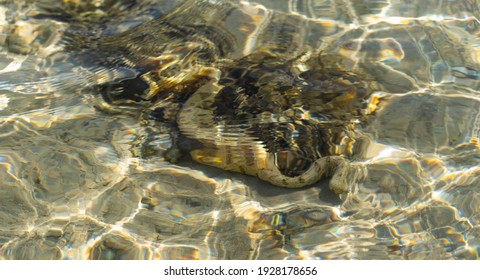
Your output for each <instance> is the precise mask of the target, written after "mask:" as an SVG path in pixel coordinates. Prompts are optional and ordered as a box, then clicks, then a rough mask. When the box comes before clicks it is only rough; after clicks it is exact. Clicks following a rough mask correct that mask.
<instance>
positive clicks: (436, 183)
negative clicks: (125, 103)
mask: <svg viewBox="0 0 480 280" xmlns="http://www.w3.org/2000/svg"><path fill="white" fill-rule="evenodd" d="M50 2H51V1H4V3H3V4H2V5H3V6H2V7H0V30H1V33H2V34H3V35H1V36H0V44H1V46H2V52H1V53H0V68H1V69H2V70H0V91H1V92H0V182H1V183H0V186H1V188H0V257H1V258H4V259H311V258H318V259H478V258H479V253H480V242H479V240H480V239H479V237H480V231H479V227H480V226H479V225H478V223H479V221H480V216H479V214H478V213H479V209H480V195H479V193H480V190H479V184H478V179H477V178H478V177H479V176H478V173H479V172H480V170H479V168H478V166H479V162H480V150H479V149H480V148H479V143H478V137H479V132H478V130H479V128H478V127H479V121H478V116H479V112H478V108H479V104H478V94H479V88H480V79H479V78H478V77H479V73H480V65H479V64H480V42H479V41H478V37H479V34H480V23H479V19H478V18H475V15H478V14H480V11H479V10H478V5H477V6H476V5H475V1H473V3H470V2H472V1H457V2H455V3H453V2H451V3H448V5H447V4H444V3H443V1H433V0H432V1H417V2H418V3H417V2H415V3H410V4H405V3H404V1H350V2H348V3H349V5H344V4H342V3H344V1H335V0H333V1H321V0H317V1H286V0H285V1H271V0H259V1H241V3H240V2H239V4H238V10H237V13H232V15H231V16H228V17H227V18H226V19H227V20H226V22H225V23H222V25H224V26H222V28H225V29H226V30H229V31H232V30H236V31H237V32H236V33H235V34H234V36H233V37H234V42H236V43H237V44H238V45H237V46H233V47H232V49H233V50H234V51H232V52H231V56H232V58H238V57H239V56H241V55H242V53H245V52H248V51H251V50H252V49H254V48H256V47H258V46H262V44H271V45H273V46H277V45H278V46H281V47H282V48H283V50H284V51H285V55H286V56H288V55H294V54H295V53H296V52H299V51H301V49H302V48H304V47H305V48H306V46H308V47H312V48H323V49H324V50H325V52H328V53H335V54H341V55H343V56H347V57H350V58H351V59H352V61H353V62H354V64H355V65H357V66H358V67H361V68H362V69H365V71H366V72H367V73H368V74H370V75H371V76H373V77H375V78H376V79H377V80H378V81H379V82H380V83H381V84H382V85H383V87H384V92H382V93H378V94H379V97H378V98H379V100H380V103H379V104H378V110H377V111H376V112H375V114H374V115H373V116H372V117H371V118H370V119H369V120H368V122H367V123H366V124H365V125H362V126H360V127H359V129H358V131H357V133H358V135H357V136H358V138H357V139H356V143H355V148H354V158H353V159H352V165H351V167H350V168H351V169H350V172H349V173H348V175H347V178H346V182H347V184H348V193H345V194H342V195H340V196H338V195H336V194H334V193H332V192H331V191H329V190H328V187H327V184H328V182H327V181H321V182H319V183H318V184H316V185H315V186H312V187H308V188H302V189H283V188H279V187H275V186H273V185H270V184H268V183H265V182H263V181H260V180H258V179H257V178H255V177H251V176H246V175H241V174H237V173H230V172H225V171H223V170H220V169H216V168H212V167H207V166H203V165H200V164H197V163H194V162H192V161H191V160H189V159H186V158H181V159H180V160H179V161H178V162H174V163H172V162H169V161H168V160H166V158H164V153H166V151H172V150H171V149H170V148H171V147H172V146H173V145H174V143H173V140H172V137H171V135H172V134H173V133H174V131H173V130H172V129H171V128H170V127H169V126H168V125H159V126H156V127H151V126H149V125H145V123H144V122H142V121H139V118H138V116H137V115H135V114H132V113H130V111H128V110H131V111H135V110H132V107H128V108H126V109H125V110H124V109H122V107H121V106H120V107H118V108H119V109H118V108H117V110H118V111H115V112H105V111H102V110H99V109H98V107H101V104H100V105H99V103H98V100H96V97H95V95H94V94H89V92H84V91H82V89H87V88H88V87H87V86H91V85H93V84H99V83H102V82H103V81H111V80H114V79H116V78H119V77H120V78H121V77H125V76H128V75H130V73H129V72H128V69H127V70H126V69H119V70H118V71H109V70H108V69H106V68H105V66H103V65H102V66H98V67H97V66H95V67H97V68H95V67H93V68H92V67H91V66H90V65H80V66H79V65H75V63H73V62H72V60H68V57H69V53H68V52H62V51H61V50H62V47H61V46H62V45H61V42H62V41H61V35H62V33H63V32H64V31H65V30H67V29H68V28H70V26H69V23H68V22H69V21H68V20H65V19H73V20H72V22H75V21H81V20H85V21H86V22H89V20H90V21H91V22H93V23H96V25H95V24H92V26H93V27H92V36H93V35H95V32H102V34H103V35H111V34H118V33H121V32H123V31H125V30H130V29H132V28H133V27H134V26H137V25H140V24H142V23H145V22H149V21H151V20H152V19H154V18H157V17H159V16H161V15H162V14H165V13H168V12H170V11H171V10H172V9H173V8H174V7H175V6H176V5H178V4H179V3H181V2H184V1H148V0H147V1H143V2H142V3H141V4H137V5H134V6H129V5H128V3H129V1H117V3H116V4H112V3H110V2H109V1H105V2H102V3H101V4H100V5H99V6H96V5H95V4H94V3H97V1H82V3H83V4H77V1H63V3H64V4H56V6H55V5H53V4H51V3H50ZM233 2H235V3H237V2H238V1H233ZM254 2H255V3H254ZM47 4H48V5H47ZM274 10H275V11H277V12H273V11H274ZM278 11H280V12H284V13H286V14H290V15H291V14H295V15H298V17H293V19H292V18H289V17H287V16H285V14H281V13H278ZM273 14H275V17H274V16H272V15H273ZM46 15H47V16H46ZM111 18H114V19H111ZM109 19H110V20H109ZM287 19H288V20H293V23H295V24H293V25H292V26H297V27H296V28H298V30H299V31H298V34H301V36H300V37H299V38H296V39H293V41H288V40H289V39H288V38H287V39H285V38H284V37H282V34H287V35H289V34H288V33H282V32H285V31H282V28H289V26H288V25H285V26H283V27H281V26H280V24H282V23H284V22H287V21H288V20H287ZM98 22H100V23H106V24H104V25H103V26H104V27H103V28H104V29H102V30H100V29H99V30H97V29H95V28H96V27H95V26H97V27H98V26H99V24H98ZM235 23H239V24H240V27H241V28H239V27H238V26H236V25H235ZM297 23H301V24H303V25H301V26H300V25H298V24H297ZM296 24H297V25H296ZM265 26H267V27H269V28H271V32H270V33H269V35H268V36H270V37H268V36H267V35H262V36H261V35H260V34H261V32H260V31H259V30H261V29H262V28H264V27H265ZM78 28H80V29H81V28H82V25H81V24H80V25H79V27H78ZM83 31H84V30H83ZM275 36H276V37H275ZM302 36H303V37H302ZM160 39H161V38H159V40H160ZM230 39H231V38H230ZM290 44H291V45H290ZM59 50H60V51H59ZM102 52H105V50H99V57H96V58H97V59H101V57H100V55H102V54H104V53H102ZM94 58H95V57H94ZM89 67H90V68H89ZM112 67H113V66H112ZM145 142H147V143H149V145H142V143H145ZM165 157H166V156H165Z"/></svg>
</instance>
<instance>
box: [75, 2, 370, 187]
mask: <svg viewBox="0 0 480 280" xmlns="http://www.w3.org/2000/svg"><path fill="white" fill-rule="evenodd" d="M232 18H233V19H235V20H237V21H238V22H239V23H238V26H236V27H235V28H233V27H232V26H230V25H228V23H231V22H232V21H233V19H232ZM303 21H304V20H303V19H302V18H300V17H296V16H293V15H285V14H281V13H278V12H275V13H273V12H271V13H270V14H267V12H266V11H264V10H261V9H257V10H256V9H255V7H249V6H242V5H237V4H233V3H231V2H228V1H222V2H220V1H185V2H184V3H182V4H181V5H180V6H179V7H178V8H176V9H174V10H173V11H171V12H170V13H168V14H167V15H165V16H163V17H161V18H159V19H156V20H153V21H151V22H148V23H146V24H143V25H140V26H138V27H136V28H134V29H132V30H129V31H126V32H124V33H121V34H117V35H113V36H109V37H106V38H100V39H98V40H95V41H93V42H92V41H90V42H87V43H85V42H86V41H88V40H83V43H80V42H79V41H80V40H78V38H75V37H74V36H73V37H72V38H74V39H71V40H70V41H69V44H68V45H67V46H68V47H67V50H69V51H70V52H72V53H75V54H76V58H77V59H79V60H83V63H85V61H90V63H92V64H95V65H101V66H105V67H110V68H115V67H118V68H128V69H134V70H135V71H136V72H135V73H137V75H136V76H135V77H131V79H125V78H124V79H123V80H122V81H116V82H117V83H121V84H122V87H123V91H120V92H118V91H114V92H107V93H106V94H104V96H106V97H107V99H108V100H109V101H112V100H113V101H115V102H119V101H121V100H126V99H129V100H130V101H131V100H135V102H137V103H142V104H144V103H147V104H148V105H147V108H148V109H147V110H148V111H149V112H152V113H153V114H152V115H154V116H155V118H156V119H157V120H158V121H160V122H167V123H172V124H175V126H176V127H177V128H178V130H179V132H180V133H181V134H182V135H183V136H184V137H187V138H189V139H193V140H195V141H196V142H198V143H200V144H201V145H200V147H198V148H195V149H193V150H191V151H190V154H191V156H192V158H193V159H194V160H195V161H198V162H200V163H202V164H206V165H211V166H215V167H218V168H222V169H224V170H229V171H235V172H241V173H245V174H248V175H253V176H257V177H258V178H260V179H262V180H264V181H267V182H270V183H272V184H274V185H277V186H281V187H287V188H298V187H303V186H308V185H312V184H314V183H316V182H317V181H319V180H321V179H323V178H325V177H331V176H334V178H333V180H331V182H330V187H331V188H332V189H333V190H334V191H335V192H337V193H340V192H343V191H345V189H346V186H345V185H344V184H343V183H342V178H343V177H344V176H345V173H346V172H348V164H347V160H346V159H345V157H347V156H349V155H351V153H352V145H353V143H354V141H355V138H354V129H355V126H356V125H357V124H358V123H361V122H363V121H364V120H365V117H366V116H367V115H368V114H370V113H371V108H372V106H370V105H372V102H373V101H372V100H371V98H370V97H371V94H372V92H373V91H374V90H375V85H374V83H373V82H372V81H370V80H369V79H368V78H367V77H366V76H365V75H363V74H360V73H353V72H351V71H349V70H347V69H344V68H342V67H340V65H341V63H340V62H343V61H344V60H346V58H344V57H341V56H336V55H323V54H322V53H321V52H320V51H318V50H317V49H314V48H312V46H309V45H308V44H307V43H305V42H304V43H303V45H302V44H300V43H299V42H298V41H299V40H300V39H299V37H298V34H299V33H300V35H302V34H301V33H302V30H303V29H305V28H306V27H305V26H306V24H305V23H304V22H303ZM227 25H228V26H227ZM242 30H243V31H242ZM245 30H247V31H245ZM235 32H237V33H239V34H240V35H239V34H236V33H235ZM242 32H244V33H245V34H243V33H242ZM272 33H275V34H276V35H275V34H273V35H272ZM252 34H255V36H256V37H255V38H257V39H256V41H255V42H256V44H255V47H252V42H251V41H252V36H253V35H252ZM302 36H307V35H305V34H303V35H302ZM278 38H282V40H278ZM138 83H140V84H142V83H143V84H144V87H143V88H142V87H140V88H138V89H137V90H135V89H134V88H135V87H133V89H132V87H128V86H125V85H128V84H130V85H131V84H138ZM127 88H130V92H125V91H126V89H127Z"/></svg>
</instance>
